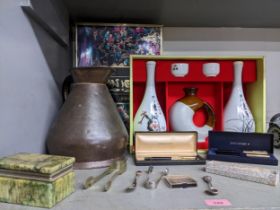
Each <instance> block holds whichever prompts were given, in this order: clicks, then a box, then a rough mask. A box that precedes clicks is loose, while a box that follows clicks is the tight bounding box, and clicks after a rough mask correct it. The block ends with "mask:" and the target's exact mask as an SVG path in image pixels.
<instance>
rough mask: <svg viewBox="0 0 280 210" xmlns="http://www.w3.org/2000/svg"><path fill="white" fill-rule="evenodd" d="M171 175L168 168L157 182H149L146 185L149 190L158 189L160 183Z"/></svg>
mask: <svg viewBox="0 0 280 210" xmlns="http://www.w3.org/2000/svg"><path fill="white" fill-rule="evenodd" d="M168 173H169V169H168V168H166V169H164V171H162V172H161V175H160V177H159V178H158V179H157V180H156V181H149V182H148V183H147V185H146V188H147V189H156V188H157V186H158V184H159V183H160V181H161V179H162V177H164V176H167V175H168Z"/></svg>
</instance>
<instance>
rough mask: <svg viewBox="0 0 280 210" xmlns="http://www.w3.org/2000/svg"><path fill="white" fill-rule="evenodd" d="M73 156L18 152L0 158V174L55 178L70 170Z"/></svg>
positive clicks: (28, 177)
mask: <svg viewBox="0 0 280 210" xmlns="http://www.w3.org/2000/svg"><path fill="white" fill-rule="evenodd" d="M74 162H75V158H73V157H65V156H57V155H46V154H30V153H19V154H16V155H12V156H7V157H3V158H1V159H0V176H11V177H20V178H26V179H35V180H49V181H52V180H55V179H57V178H58V177H61V176H62V175H64V174H66V173H67V172H69V171H70V170H72V166H73V163H74Z"/></svg>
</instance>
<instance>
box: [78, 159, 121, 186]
mask: <svg viewBox="0 0 280 210" xmlns="http://www.w3.org/2000/svg"><path fill="white" fill-rule="evenodd" d="M116 169H117V163H116V161H114V162H113V163H112V164H111V165H110V166H109V167H108V168H107V169H106V170H105V171H104V172H103V173H101V174H99V175H98V176H90V177H88V178H87V180H86V181H85V183H84V185H83V187H84V189H88V188H90V187H91V186H92V185H94V184H95V183H96V182H98V181H99V180H100V179H102V178H104V177H105V176H107V175H109V174H111V173H112V172H113V171H115V170H116Z"/></svg>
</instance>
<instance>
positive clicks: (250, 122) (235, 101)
mask: <svg viewBox="0 0 280 210" xmlns="http://www.w3.org/2000/svg"><path fill="white" fill-rule="evenodd" d="M242 71H243V62H242V61H235V62H234V81H233V86H232V90H231V95H230V97H229V101H228V102H227V105H226V107H225V111H224V120H223V122H224V131H233V132H255V121H254V118H253V115H252V113H251V111H250V109H249V106H248V104H247V102H246V100H245V97H244V93H243V88H242Z"/></svg>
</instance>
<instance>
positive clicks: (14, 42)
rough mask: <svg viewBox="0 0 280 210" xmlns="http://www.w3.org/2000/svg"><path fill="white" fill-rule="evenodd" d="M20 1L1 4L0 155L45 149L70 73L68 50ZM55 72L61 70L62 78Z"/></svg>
mask: <svg viewBox="0 0 280 210" xmlns="http://www.w3.org/2000/svg"><path fill="white" fill-rule="evenodd" d="M20 3H21V1H20V0H0V156H3V155H8V154H13V153H16V152H44V151H45V139H46V135H47V132H48V129H49V126H50V123H51V122H52V121H53V119H54V117H55V115H56V113H57V111H58V109H59V108H60V106H61V94H60V92H61V91H60V83H61V78H64V76H65V72H66V71H68V63H69V62H68V60H69V56H68V50H67V49H64V48H62V47H61V46H60V45H58V44H57V43H56V42H55V41H54V40H53V39H52V38H51V37H50V36H49V35H48V34H47V33H46V32H45V31H44V30H43V29H42V28H41V27H40V26H39V25H37V24H36V23H34V22H33V21H32V20H30V19H29V18H28V16H27V15H25V14H24V12H23V11H22V9H21V7H20ZM53 72H60V76H59V79H57V78H58V77H57V78H56V80H55V79H54V77H53V75H56V74H53ZM63 74H64V76H63ZM56 76H57V75H56Z"/></svg>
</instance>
